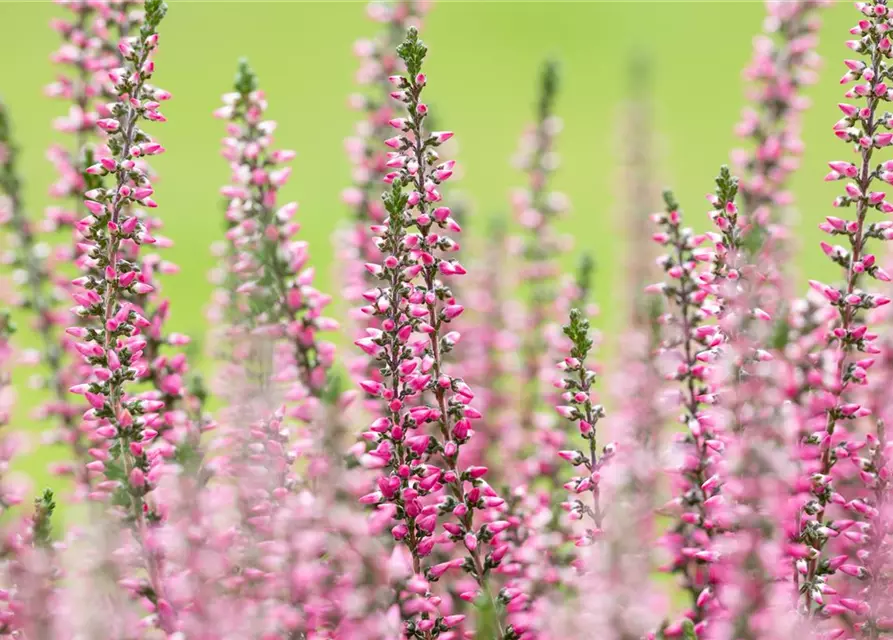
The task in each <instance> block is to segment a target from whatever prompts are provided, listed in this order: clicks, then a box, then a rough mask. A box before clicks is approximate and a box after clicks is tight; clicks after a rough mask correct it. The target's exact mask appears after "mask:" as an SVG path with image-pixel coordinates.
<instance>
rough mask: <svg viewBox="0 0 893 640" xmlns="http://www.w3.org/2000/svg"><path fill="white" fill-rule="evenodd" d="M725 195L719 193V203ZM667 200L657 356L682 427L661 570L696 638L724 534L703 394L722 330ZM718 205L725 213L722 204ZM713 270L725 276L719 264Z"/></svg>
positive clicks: (713, 428)
mask: <svg viewBox="0 0 893 640" xmlns="http://www.w3.org/2000/svg"><path fill="white" fill-rule="evenodd" d="M726 176H727V174H726ZM728 193H729V191H728V190H727V191H724V192H723V195H722V196H721V197H723V198H725V197H727V196H728ZM732 195H733V194H732ZM664 201H665V203H666V212H665V213H660V214H655V216H654V220H655V222H656V223H657V224H658V225H659V227H660V229H661V230H662V232H661V234H660V238H659V239H658V243H659V244H660V245H661V246H663V247H665V248H666V249H667V250H668V253H667V254H666V255H664V256H662V257H661V258H660V260H659V264H660V265H661V266H662V267H663V268H664V270H665V271H666V273H667V274H668V276H669V278H668V280H667V282H666V283H665V286H664V287H663V288H662V291H661V293H662V294H663V295H664V296H665V297H666V298H667V301H668V305H669V309H670V310H669V312H667V313H665V314H664V315H663V316H661V318H660V322H661V324H663V325H666V326H667V327H668V330H667V331H666V333H665V338H664V340H663V343H662V345H661V349H660V350H659V354H658V357H659V359H660V361H661V363H662V366H664V367H665V370H666V372H667V373H666V377H667V378H668V379H669V380H674V381H677V382H678V383H679V386H680V392H679V395H678V398H679V402H680V404H681V405H682V410H683V412H682V414H681V415H680V417H679V422H680V423H682V424H683V425H685V427H686V430H685V431H684V432H682V433H679V434H677V437H676V446H677V447H678V454H677V455H678V458H679V460H680V462H679V464H678V467H677V468H676V469H674V478H673V480H674V482H673V493H674V496H677V498H676V500H675V501H674V506H675V510H674V511H675V515H676V517H677V518H678V521H677V523H676V524H675V526H674V527H673V528H672V529H671V530H670V531H668V532H667V533H666V535H665V536H664V543H665V546H666V547H667V549H668V551H669V552H670V554H671V557H670V561H669V563H668V564H667V566H666V567H665V568H666V570H668V571H670V572H673V573H678V574H680V575H681V576H682V582H683V585H684V588H685V589H686V591H687V592H688V593H689V595H690V597H691V603H692V609H691V611H690V613H689V617H690V618H691V620H692V621H693V622H694V628H695V632H696V633H701V631H702V630H703V628H704V627H705V626H706V624H707V620H708V619H709V615H710V610H711V609H712V608H714V607H715V606H716V604H717V601H716V600H715V599H709V598H705V597H702V594H704V593H705V592H706V593H708V594H709V593H712V592H714V588H715V586H716V584H717V578H718V576H717V574H716V572H714V571H713V570H712V569H711V565H712V564H713V561H714V557H715V555H716V551H715V549H714V538H715V537H716V536H717V535H718V534H720V533H721V532H722V531H723V523H722V522H721V521H719V520H717V519H715V517H714V510H715V508H716V506H717V500H718V499H719V498H718V497H719V496H720V495H721V490H722V483H721V482H718V483H717V482H714V483H708V484H705V483H706V482H707V480H708V478H710V477H712V476H714V475H717V474H720V477H721V470H722V467H723V455H722V452H723V450H724V448H725V447H724V443H723V440H724V437H725V436H724V433H723V432H722V429H721V424H720V423H719V421H718V420H717V419H716V417H715V416H714V414H713V413H712V412H711V411H710V409H709V404H708V403H707V402H705V400H706V397H705V396H709V395H710V394H712V393H715V391H716V389H713V388H711V385H710V379H711V366H710V362H711V361H712V360H714V359H715V358H716V356H717V355H718V353H719V349H720V347H721V345H722V344H723V342H724V336H723V334H722V332H721V330H720V329H719V327H717V326H716V325H711V324H707V323H706V321H707V320H708V319H709V318H710V317H711V316H716V315H718V313H719V311H720V307H719V306H718V305H717V304H716V302H715V301H713V300H711V299H710V296H711V288H710V283H711V282H712V280H711V278H710V276H712V273H711V272H709V271H708V272H706V273H699V272H698V271H697V264H698V261H697V260H696V258H695V252H696V251H697V248H698V246H699V245H701V244H702V243H703V241H704V239H705V237H704V236H697V235H694V234H693V233H692V231H691V230H690V229H688V228H685V227H682V216H681V214H680V213H679V205H678V203H677V202H676V201H675V198H674V197H673V195H672V194H671V193H670V192H666V193H665V194H664ZM722 204H723V209H722V210H723V211H725V207H724V205H725V204H726V202H723V203H722ZM723 215H725V213H724V214H723ZM715 265H716V267H717V268H720V269H723V271H722V272H721V273H724V263H723V262H721V261H720V260H719V258H716V259H715ZM705 276H706V277H705ZM682 496H685V498H684V500H683V499H681V497H682Z"/></svg>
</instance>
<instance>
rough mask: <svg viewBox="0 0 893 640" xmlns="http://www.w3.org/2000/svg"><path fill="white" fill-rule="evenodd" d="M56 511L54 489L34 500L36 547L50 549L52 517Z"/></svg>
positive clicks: (45, 490) (33, 520)
mask: <svg viewBox="0 0 893 640" xmlns="http://www.w3.org/2000/svg"><path fill="white" fill-rule="evenodd" d="M55 510H56V500H55V496H54V495H53V490H52V489H44V490H43V493H42V494H41V495H39V496H38V497H36V498H35V499H34V516H33V519H32V522H33V524H34V545H35V546H38V547H49V546H50V543H51V542H52V517H53V512H54V511H55Z"/></svg>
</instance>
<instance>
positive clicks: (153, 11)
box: [140, 0, 167, 40]
mask: <svg viewBox="0 0 893 640" xmlns="http://www.w3.org/2000/svg"><path fill="white" fill-rule="evenodd" d="M145 10H146V17H145V18H144V20H143V25H142V26H141V27H140V39H141V40H145V39H146V38H148V37H149V36H151V35H153V34H155V33H157V32H158V25H159V24H161V21H162V20H164V16H165V15H167V3H166V2H165V1H164V0H146V4H145Z"/></svg>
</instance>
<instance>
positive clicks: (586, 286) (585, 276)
mask: <svg viewBox="0 0 893 640" xmlns="http://www.w3.org/2000/svg"><path fill="white" fill-rule="evenodd" d="M594 275H595V258H593V257H592V254H591V253H589V252H588V251H587V252H585V253H584V254H583V255H582V256H580V262H579V264H578V265H577V300H576V303H577V304H580V305H584V304H586V302H587V301H588V300H589V297H590V295H591V294H592V278H593V276H594Z"/></svg>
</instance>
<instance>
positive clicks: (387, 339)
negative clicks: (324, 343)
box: [361, 28, 504, 638]
mask: <svg viewBox="0 0 893 640" xmlns="http://www.w3.org/2000/svg"><path fill="white" fill-rule="evenodd" d="M426 51H427V49H426V47H425V45H424V44H423V43H422V42H421V41H420V40H419V39H418V32H417V31H416V29H415V28H410V29H409V30H408V32H407V36H406V40H405V41H404V42H403V44H401V45H400V47H399V48H398V52H399V54H400V56H401V57H402V58H403V60H404V62H405V63H406V66H407V71H408V74H407V76H406V77H405V78H404V80H403V81H402V84H403V85H404V86H405V88H406V100H405V103H406V117H407V123H406V132H405V133H404V135H403V136H400V142H399V145H398V147H399V148H401V149H402V150H403V151H401V153H405V154H406V155H407V156H408V157H409V158H410V159H411V160H412V161H413V162H414V163H415V164H417V169H416V170H413V171H410V169H409V168H408V167H403V168H401V169H399V170H398V171H397V172H396V174H395V176H394V177H393V179H392V180H391V181H390V183H391V188H390V190H388V191H386V192H385V197H384V204H385V209H386V211H387V213H388V218H387V222H386V224H383V225H376V226H375V227H374V231H375V232H376V234H377V238H376V245H377V246H378V248H379V250H380V252H381V255H382V258H383V260H382V263H381V264H380V265H378V266H379V269H376V270H375V272H376V273H377V274H378V277H379V279H380V281H381V284H380V285H379V286H377V287H375V288H374V289H372V290H370V293H371V294H372V295H370V296H369V302H370V305H369V307H368V308H367V309H365V312H366V313H369V314H370V315H373V316H375V317H377V319H378V320H379V323H380V327H381V330H380V331H374V332H370V333H369V336H370V337H373V339H374V342H375V344H376V345H377V346H379V347H381V348H382V351H381V352H380V353H379V354H378V355H377V356H376V358H375V361H376V363H377V365H378V366H380V367H382V369H383V372H384V379H383V380H382V382H380V383H379V382H377V381H368V382H364V383H362V385H361V386H362V387H363V388H364V390H365V391H366V392H367V393H370V394H372V395H376V396H378V397H380V398H381V400H380V402H381V405H380V406H381V409H380V411H381V412H382V413H381V417H382V418H384V420H383V421H382V423H383V424H382V426H383V427H386V428H384V429H383V430H381V431H379V430H378V429H376V430H374V431H373V432H372V433H373V434H374V442H375V448H374V449H373V450H372V451H371V452H370V453H369V454H368V455H369V456H372V457H375V458H377V459H381V460H384V461H385V465H384V467H383V472H384V473H383V475H381V476H380V477H379V480H378V486H379V490H380V491H381V494H382V499H381V502H380V504H379V506H378V508H379V509H381V508H382V507H384V506H387V505H394V506H397V507H399V508H400V511H399V516H398V512H397V511H392V512H391V513H394V516H395V520H396V523H395V525H394V527H393V528H392V530H391V533H392V535H393V537H394V538H395V539H396V540H397V541H398V542H399V543H401V544H402V545H405V547H406V549H407V551H408V552H409V555H410V556H411V565H412V569H411V571H412V574H413V576H414V578H412V580H416V581H419V582H420V583H421V584H424V581H428V582H435V581H437V580H439V579H440V578H441V577H442V576H443V575H444V574H445V573H446V572H447V571H449V570H451V569H458V568H460V567H461V568H463V569H464V570H465V571H466V572H467V573H468V574H469V576H470V577H471V578H472V579H473V581H474V583H475V584H476V585H477V587H478V589H480V590H481V591H483V592H484V593H485V594H490V588H489V584H490V573H491V570H492V569H493V568H494V567H497V566H498V565H499V557H501V555H499V551H500V547H499V546H495V544H496V543H494V542H493V540H494V535H498V534H499V533H500V532H501V531H503V530H504V528H503V527H502V526H497V523H496V522H492V523H490V524H488V523H487V520H488V519H493V518H494V517H495V514H496V512H498V511H499V510H500V508H501V506H502V504H503V501H502V500H501V499H499V497H498V496H497V495H496V493H495V491H493V489H492V488H490V486H489V485H488V484H487V483H486V481H485V480H484V479H483V477H484V475H485V474H486V468H484V467H477V468H476V467H463V466H461V465H460V464H459V460H458V459H459V455H460V452H461V449H462V447H463V445H464V444H465V443H466V442H467V441H468V440H469V439H470V438H471V437H473V431H472V430H471V429H469V428H468V426H467V422H466V421H468V420H474V419H477V418H479V417H480V414H479V412H477V411H476V410H474V409H473V408H472V407H471V406H469V403H470V402H471V401H472V399H473V398H474V393H473V392H472V391H471V389H470V388H469V387H468V386H467V384H466V383H465V382H464V381H463V380H461V379H460V378H456V377H453V376H451V375H450V374H449V373H448V372H447V370H446V369H445V362H444V355H445V354H446V353H447V352H448V351H449V349H450V343H451V342H455V337H450V338H449V339H447V338H446V336H447V332H446V325H448V324H450V323H451V322H452V321H454V319H455V318H457V317H458V316H459V314H460V313H461V310H462V307H461V305H459V304H458V302H457V301H456V300H455V298H454V297H453V293H452V291H451V289H450V287H449V285H448V284H447V281H446V279H445V278H446V277H451V278H452V277H455V276H456V275H458V274H456V273H455V272H454V273H453V274H452V275H449V276H445V273H444V270H443V269H441V268H440V263H442V262H443V261H445V260H446V258H445V257H444V255H443V252H444V250H443V247H446V246H455V243H449V242H448V240H449V238H448V236H446V235H445V234H444V229H446V228H447V222H446V221H447V220H448V219H449V217H448V216H446V217H443V220H442V221H441V220H438V217H442V216H437V217H432V216H431V215H430V213H429V211H430V208H431V207H432V206H434V203H436V202H437V201H438V199H439V197H434V198H431V197H427V198H422V199H420V200H418V201H417V203H416V204H415V205H410V204H409V193H411V192H412V191H413V190H414V191H416V192H420V193H421V192H426V191H427V192H428V194H429V196H430V195H431V194H432V193H434V192H433V191H431V190H428V189H426V185H427V184H428V182H429V181H430V180H432V175H431V174H432V172H433V171H434V170H435V169H434V167H435V164H434V162H435V161H436V151H434V148H435V147H436V146H437V145H438V144H439V143H440V141H439V139H438V138H437V137H436V136H435V135H433V134H430V133H428V132H427V131H426V129H425V127H424V123H425V120H426V118H427V111H426V110H423V111H422V112H420V111H419V109H418V105H419V104H420V103H421V95H422V90H423V87H424V84H425V83H426V82H427V81H426V79H423V76H422V75H421V74H420V71H421V64H422V60H423V58H424V55H425V53H426ZM438 206H439V205H438ZM413 229H415V230H416V231H413ZM416 265H419V266H421V267H422V268H421V270H420V271H415V270H413V269H412V267H414V266H416ZM410 364H411V365H412V366H408V365H410ZM423 393H424V394H426V396H427V397H423V396H422V394H423ZM429 399H430V404H428V400H429ZM376 422H378V421H376ZM432 423H439V424H440V425H441V426H440V428H439V429H431V428H428V427H427V425H429V424H432ZM418 436H422V437H423V438H424V440H425V441H427V446H425V447H424V448H422V447H415V446H405V445H404V442H406V443H408V442H409V440H410V438H411V439H413V440H415V439H416V438H417V437H418ZM434 452H438V453H439V456H435V453H434ZM476 515H477V516H479V517H480V516H483V517H484V521H483V522H481V521H480V520H477V521H476V520H475V516H476ZM438 520H441V521H442V522H443V527H444V529H445V530H446V531H447V532H448V534H449V539H450V540H454V541H462V543H463V544H462V546H463V547H464V549H465V552H466V554H465V555H466V557H465V558H462V557H455V558H453V559H451V560H449V561H446V562H442V563H439V564H429V560H428V559H427V557H428V556H429V555H430V554H432V553H433V552H434V549H435V548H436V544H437V542H438V539H437V538H434V533H435V528H436V525H437V522H438ZM469 536H472V537H469ZM468 540H474V542H473V543H472V544H470V545H469V544H468ZM500 545H501V543H500ZM419 595H420V597H423V598H424V599H423V600H421V601H417V602H413V601H412V600H409V601H407V600H404V602H403V608H404V611H406V613H405V614H404V625H405V633H407V634H409V633H416V632H420V633H421V634H422V637H425V638H430V637H433V636H432V635H431V633H430V632H431V629H433V628H434V625H438V624H442V620H444V613H443V612H442V611H441V610H440V609H439V606H438V603H439V601H440V598H435V597H434V596H433V594H432V593H431V591H430V587H428V586H427V585H426V586H425V588H424V589H420V590H419ZM491 597H492V595H491ZM493 606H494V607H495V603H493ZM500 633H501V632H500Z"/></svg>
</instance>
